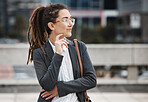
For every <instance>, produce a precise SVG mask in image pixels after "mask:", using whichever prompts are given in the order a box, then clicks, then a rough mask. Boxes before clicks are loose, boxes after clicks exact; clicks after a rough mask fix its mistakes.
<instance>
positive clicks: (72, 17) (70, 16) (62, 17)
mask: <svg viewBox="0 0 148 102" xmlns="http://www.w3.org/2000/svg"><path fill="white" fill-rule="evenodd" d="M63 18H68V17H62V19H63ZM70 18H73V17H72V16H70Z"/></svg>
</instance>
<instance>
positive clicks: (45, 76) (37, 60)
mask: <svg viewBox="0 0 148 102" xmlns="http://www.w3.org/2000/svg"><path fill="white" fill-rule="evenodd" d="M62 59H63V56H62V55H59V54H57V53H54V55H53V57H52V61H51V64H50V66H48V67H47V66H46V65H45V62H44V59H43V53H41V50H38V49H36V50H34V52H33V62H34V67H35V71H36V75H37V78H38V81H39V83H40V85H41V87H42V88H43V89H45V90H46V91H51V90H52V89H53V88H54V86H55V84H56V83H57V79H58V74H59V69H60V66H61V62H62Z"/></svg>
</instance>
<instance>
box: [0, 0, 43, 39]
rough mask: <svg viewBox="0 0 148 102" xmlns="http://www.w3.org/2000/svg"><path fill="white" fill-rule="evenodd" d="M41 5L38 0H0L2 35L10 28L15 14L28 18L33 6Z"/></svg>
mask: <svg viewBox="0 0 148 102" xmlns="http://www.w3.org/2000/svg"><path fill="white" fill-rule="evenodd" d="M39 5H41V4H40V0H0V24H1V25H2V29H3V32H1V33H3V34H4V35H3V36H4V37H5V36H6V35H5V34H7V33H8V31H9V30H10V29H11V27H12V26H13V25H14V22H15V20H16V16H22V17H23V18H24V19H26V20H28V19H29V17H30V14H31V12H32V10H33V9H34V8H36V7H37V6H39Z"/></svg>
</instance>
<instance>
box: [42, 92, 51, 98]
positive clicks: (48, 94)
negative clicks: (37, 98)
mask: <svg viewBox="0 0 148 102" xmlns="http://www.w3.org/2000/svg"><path fill="white" fill-rule="evenodd" d="M50 95H51V93H47V94H45V95H44V96H43V98H45V97H47V96H50Z"/></svg>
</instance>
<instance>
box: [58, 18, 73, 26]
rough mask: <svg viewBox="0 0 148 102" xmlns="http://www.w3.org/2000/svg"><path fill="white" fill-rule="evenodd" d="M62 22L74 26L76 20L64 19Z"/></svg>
mask: <svg viewBox="0 0 148 102" xmlns="http://www.w3.org/2000/svg"><path fill="white" fill-rule="evenodd" d="M56 22H60V20H58V21H56ZM61 22H65V23H67V24H68V23H69V22H71V23H72V25H74V24H75V19H74V18H70V19H68V18H66V17H65V18H63V19H61Z"/></svg>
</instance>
